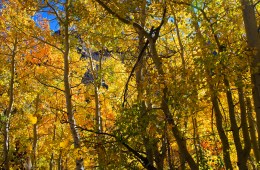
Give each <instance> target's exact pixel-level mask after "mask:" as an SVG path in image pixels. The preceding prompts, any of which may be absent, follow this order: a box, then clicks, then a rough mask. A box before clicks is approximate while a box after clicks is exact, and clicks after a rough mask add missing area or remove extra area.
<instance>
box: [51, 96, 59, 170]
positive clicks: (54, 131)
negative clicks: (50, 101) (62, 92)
mask: <svg viewBox="0 0 260 170" xmlns="http://www.w3.org/2000/svg"><path fill="white" fill-rule="evenodd" d="M56 99H57V96H56ZM57 119H58V113H57V112H56V115H55V119H54V120H55V122H57ZM55 140H56V124H54V126H53V137H52V141H53V142H54V141H55ZM54 162H55V160H54V153H51V159H50V163H49V165H50V167H49V168H50V170H52V169H53V168H54ZM58 170H59V169H58Z"/></svg>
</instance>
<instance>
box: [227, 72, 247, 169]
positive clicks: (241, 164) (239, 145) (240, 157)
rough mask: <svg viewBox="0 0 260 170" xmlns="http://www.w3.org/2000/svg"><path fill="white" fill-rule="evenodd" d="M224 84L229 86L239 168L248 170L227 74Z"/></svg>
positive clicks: (231, 121) (231, 118)
mask: <svg viewBox="0 0 260 170" xmlns="http://www.w3.org/2000/svg"><path fill="white" fill-rule="evenodd" d="M224 84H225V86H226V88H227V90H226V96H227V101H228V111H229V119H230V123H231V130H232V134H233V139H234V142H235V147H236V151H237V165H238V167H239V169H241V170H242V169H243V170H246V169H248V168H247V165H246V162H247V160H246V159H244V158H245V157H244V156H243V155H244V152H243V149H242V143H241V140H240V136H239V128H238V125H237V122H236V115H235V108H234V107H235V105H234V102H233V98H232V93H231V89H230V85H229V81H228V79H227V77H226V76H224ZM240 95H241V94H240ZM240 97H241V96H239V99H241V98H240ZM240 102H241V101H240ZM241 119H242V117H241ZM245 121H246V119H245Z"/></svg>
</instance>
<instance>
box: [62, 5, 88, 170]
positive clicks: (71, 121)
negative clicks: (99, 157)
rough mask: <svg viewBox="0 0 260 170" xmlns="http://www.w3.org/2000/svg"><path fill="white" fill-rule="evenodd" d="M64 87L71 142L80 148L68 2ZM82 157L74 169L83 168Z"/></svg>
mask: <svg viewBox="0 0 260 170" xmlns="http://www.w3.org/2000/svg"><path fill="white" fill-rule="evenodd" d="M64 34H65V35H64V48H65V51H64V54H63V58H64V87H65V96H66V108H67V116H68V122H69V126H70V131H71V134H72V137H73V143H74V147H75V149H79V148H80V136H79V133H78V130H77V128H76V120H75V118H74V113H73V106H72V101H71V97H72V94H71V87H70V82H69V72H70V71H69V51H70V41H69V11H68V2H67V3H66V4H65V22H64ZM83 169H84V165H83V159H82V158H76V170H83Z"/></svg>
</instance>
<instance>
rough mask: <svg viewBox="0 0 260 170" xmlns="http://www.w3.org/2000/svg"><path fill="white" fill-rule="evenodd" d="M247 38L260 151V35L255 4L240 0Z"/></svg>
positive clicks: (259, 148)
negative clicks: (250, 57) (250, 58)
mask: <svg viewBox="0 0 260 170" xmlns="http://www.w3.org/2000/svg"><path fill="white" fill-rule="evenodd" d="M240 1H241V5H242V13H243V19H244V25H245V31H246V36H247V43H248V47H249V48H250V50H251V56H252V60H251V80H252V84H253V88H252V94H253V101H254V106H255V112H256V120H257V131H258V150H260V135H259V134H260V35H259V33H258V29H257V21H256V16H255V9H254V4H253V3H252V2H251V1H249V0H240Z"/></svg>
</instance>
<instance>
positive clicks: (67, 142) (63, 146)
mask: <svg viewBox="0 0 260 170" xmlns="http://www.w3.org/2000/svg"><path fill="white" fill-rule="evenodd" d="M68 144H69V140H65V141H62V142H60V147H61V148H66V147H67V146H68Z"/></svg>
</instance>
